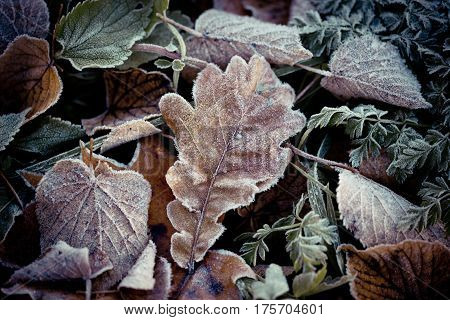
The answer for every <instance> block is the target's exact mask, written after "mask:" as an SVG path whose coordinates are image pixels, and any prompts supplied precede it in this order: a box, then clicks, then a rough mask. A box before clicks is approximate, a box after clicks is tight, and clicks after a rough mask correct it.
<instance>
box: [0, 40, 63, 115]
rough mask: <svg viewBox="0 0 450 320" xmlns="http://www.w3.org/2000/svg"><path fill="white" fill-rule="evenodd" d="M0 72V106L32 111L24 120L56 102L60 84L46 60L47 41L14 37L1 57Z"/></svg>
mask: <svg viewBox="0 0 450 320" xmlns="http://www.w3.org/2000/svg"><path fill="white" fill-rule="evenodd" d="M0 70H2V72H0V104H1V105H3V106H13V107H14V108H15V110H13V112H18V111H23V110H25V109H27V108H31V110H30V112H29V113H28V114H27V121H30V120H31V119H34V118H35V117H37V116H38V115H40V114H42V113H44V112H45V111H47V109H48V108H50V107H51V106H53V105H54V104H55V103H56V102H57V101H58V99H59V96H60V94H61V91H62V82H61V79H60V77H59V75H58V71H57V70H56V67H55V66H53V62H52V61H51V60H50V58H49V45H48V43H47V41H45V40H42V39H37V38H32V37H29V36H27V35H23V36H19V37H17V38H16V39H15V40H14V42H11V43H10V44H9V45H8V47H7V48H6V50H5V52H4V53H3V55H1V56H0ZM3 111H5V110H2V112H3Z"/></svg>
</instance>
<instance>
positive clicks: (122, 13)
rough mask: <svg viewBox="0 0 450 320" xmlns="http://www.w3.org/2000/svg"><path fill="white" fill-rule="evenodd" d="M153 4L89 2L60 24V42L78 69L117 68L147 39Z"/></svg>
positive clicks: (111, 0)
mask: <svg viewBox="0 0 450 320" xmlns="http://www.w3.org/2000/svg"><path fill="white" fill-rule="evenodd" d="M151 3H152V1H147V0H122V1H116V0H86V1H84V2H82V3H80V4H78V5H77V6H76V7H75V8H74V9H73V10H72V11H71V12H70V13H69V14H68V15H67V16H64V17H62V19H61V20H60V21H59V22H58V24H57V25H56V40H57V41H58V42H59V43H60V44H61V46H62V50H61V51H60V52H58V53H57V57H58V58H62V59H67V60H69V61H70V62H71V64H72V66H73V67H74V68H75V69H77V70H82V69H84V68H113V67H115V66H118V65H121V64H122V63H123V62H124V61H125V60H126V59H127V58H128V57H129V56H130V55H131V53H132V52H131V47H132V46H133V45H134V43H135V42H136V41H138V40H141V39H142V38H143V37H144V36H145V28H146V27H147V25H148V24H149V23H150V13H151V11H152V6H151Z"/></svg>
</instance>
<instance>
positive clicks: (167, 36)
mask: <svg viewBox="0 0 450 320" xmlns="http://www.w3.org/2000/svg"><path fill="white" fill-rule="evenodd" d="M166 16H167V17H168V18H170V19H172V20H174V21H176V22H178V23H180V24H182V25H184V26H186V27H189V28H191V27H192V26H193V23H192V21H191V19H190V18H189V17H188V16H187V15H185V14H183V13H182V12H181V11H172V12H167V13H166ZM157 19H158V23H157V24H156V26H155V27H154V29H153V31H152V32H151V33H150V35H149V36H148V37H146V38H144V39H142V40H140V41H138V42H137V43H138V44H142V43H146V44H154V45H158V46H161V47H165V48H166V49H168V48H169V47H170V46H171V45H172V43H173V39H174V35H173V33H172V32H171V31H170V30H169V28H168V27H167V26H166V24H165V23H161V20H160V19H159V18H157ZM182 36H183V38H186V37H187V36H186V33H184V32H183V33H182ZM158 57H160V55H159V54H157V53H148V52H138V51H134V52H133V54H132V55H131V56H130V57H129V58H128V59H127V61H125V63H124V64H123V65H120V66H118V69H121V70H125V69H129V68H137V67H139V66H140V65H142V64H144V63H147V62H149V61H152V60H155V59H156V58H158ZM170 66H171V65H170ZM170 66H169V67H170Z"/></svg>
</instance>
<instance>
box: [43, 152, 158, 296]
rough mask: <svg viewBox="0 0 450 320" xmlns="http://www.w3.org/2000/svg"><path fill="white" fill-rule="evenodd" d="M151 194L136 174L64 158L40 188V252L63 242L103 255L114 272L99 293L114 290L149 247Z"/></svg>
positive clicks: (100, 285)
mask: <svg viewBox="0 0 450 320" xmlns="http://www.w3.org/2000/svg"><path fill="white" fill-rule="evenodd" d="M150 196H151V190H150V185H149V183H148V182H147V181H146V180H145V179H144V178H143V177H142V176H141V175H140V174H138V173H136V172H134V171H127V170H121V171H116V170H114V169H111V168H110V167H109V165H108V164H107V163H106V162H104V161H99V162H98V164H97V165H96V167H95V169H94V168H93V167H92V165H90V166H88V165H87V164H85V163H84V162H82V161H80V160H61V161H59V162H57V163H56V164H55V166H54V167H53V168H52V169H51V170H50V171H48V172H47V173H46V174H45V176H44V178H43V179H42V180H41V182H40V183H39V185H38V187H37V189H36V201H37V210H36V215H37V218H38V222H39V229H40V232H41V241H40V242H41V248H42V249H45V248H48V247H49V246H51V245H53V244H54V243H56V242H57V241H59V240H62V241H65V242H67V244H69V245H71V246H73V247H86V248H88V250H89V252H91V253H92V254H93V255H96V253H98V252H100V251H101V252H104V253H105V254H106V255H107V256H108V257H109V259H110V260H111V262H112V264H113V266H114V268H113V269H112V270H111V271H108V272H106V273H105V274H103V275H102V276H101V277H99V278H97V279H96V280H95V281H94V283H93V285H94V288H98V289H100V290H102V289H106V288H109V287H111V286H112V285H113V284H115V283H116V282H117V281H119V280H120V279H122V278H123V276H124V275H125V274H126V273H127V272H128V271H129V269H130V268H131V267H132V266H133V264H134V263H135V261H136V259H137V258H138V257H139V255H140V254H141V252H142V250H143V249H144V248H145V247H146V245H147V243H148V236H147V217H148V205H149V202H150Z"/></svg>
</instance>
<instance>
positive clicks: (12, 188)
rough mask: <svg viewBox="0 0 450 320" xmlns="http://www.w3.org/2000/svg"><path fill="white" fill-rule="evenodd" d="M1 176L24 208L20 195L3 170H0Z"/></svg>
mask: <svg viewBox="0 0 450 320" xmlns="http://www.w3.org/2000/svg"><path fill="white" fill-rule="evenodd" d="M0 177H1V178H2V179H3V181H5V183H6V185H7V186H8V189H9V190H10V191H11V193H12V194H13V196H14V198H15V199H16V201H17V202H18V203H19V206H20V208H21V209H22V210H23V208H24V205H23V202H22V200H21V199H20V197H19V195H18V194H17V192H16V190H15V189H14V187H13V186H12V184H11V183H10V182H9V180H8V178H7V177H6V176H5V174H4V173H3V171H1V170H0Z"/></svg>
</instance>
